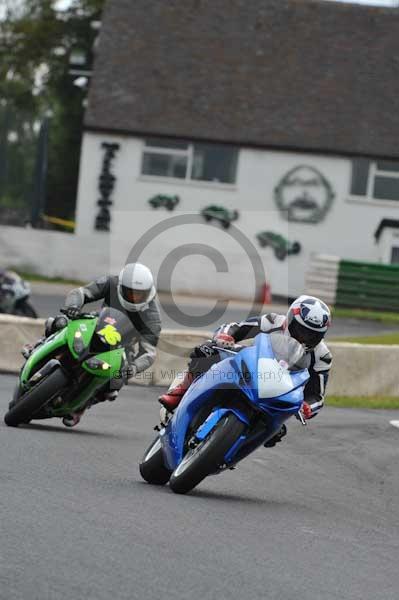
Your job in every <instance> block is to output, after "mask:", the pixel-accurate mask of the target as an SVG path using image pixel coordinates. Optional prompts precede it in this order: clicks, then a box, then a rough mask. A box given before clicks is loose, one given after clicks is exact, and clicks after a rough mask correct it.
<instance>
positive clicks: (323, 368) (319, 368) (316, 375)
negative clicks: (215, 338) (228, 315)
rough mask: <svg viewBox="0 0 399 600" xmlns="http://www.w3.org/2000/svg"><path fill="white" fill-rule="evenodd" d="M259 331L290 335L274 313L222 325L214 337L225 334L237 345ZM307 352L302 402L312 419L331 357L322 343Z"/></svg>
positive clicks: (321, 400)
mask: <svg viewBox="0 0 399 600" xmlns="http://www.w3.org/2000/svg"><path fill="white" fill-rule="evenodd" d="M261 331H263V332H265V333H273V332H275V331H281V332H283V333H285V334H286V335H290V334H289V332H288V330H287V328H286V317H285V315H278V314H276V313H269V314H266V315H263V316H260V317H251V318H249V319H246V320H245V321H242V322H241V323H229V324H225V325H222V326H221V327H219V329H218V330H217V331H216V333H215V335H216V334H217V333H226V334H228V335H231V336H232V337H233V338H234V340H235V341H236V342H237V343H239V342H240V341H242V340H244V339H249V338H253V337H255V336H256V335H257V334H258V333H260V332H261ZM308 352H309V354H310V367H309V374H310V379H309V381H308V383H307V384H306V386H305V390H304V400H305V402H307V403H308V404H309V405H310V407H311V409H312V417H314V416H316V415H317V413H318V412H319V411H320V409H321V408H322V407H323V404H324V395H325V389H326V385H327V380H328V376H329V373H330V369H331V364H332V356H331V353H330V351H329V349H328V347H327V345H326V344H325V342H324V341H321V342H320V343H319V344H317V346H315V348H313V349H312V350H309V351H308Z"/></svg>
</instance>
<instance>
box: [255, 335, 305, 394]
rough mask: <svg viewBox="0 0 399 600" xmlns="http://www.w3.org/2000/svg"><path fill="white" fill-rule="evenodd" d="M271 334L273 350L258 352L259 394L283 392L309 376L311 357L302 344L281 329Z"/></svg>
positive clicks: (301, 382)
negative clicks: (263, 352)
mask: <svg viewBox="0 0 399 600" xmlns="http://www.w3.org/2000/svg"><path fill="white" fill-rule="evenodd" d="M268 338H269V340H268V341H269V343H270V349H271V351H272V352H271V353H270V354H269V353H265V354H266V355H265V354H264V355H263V356H262V355H261V354H260V355H259V356H258V364H257V371H258V397H259V398H276V397H278V396H283V395H285V394H287V393H288V392H290V391H291V390H293V389H295V388H296V387H298V386H299V385H303V384H304V383H305V382H306V381H307V379H308V378H309V374H308V372H307V368H308V367H309V366H310V357H309V356H308V355H307V354H306V352H305V349H304V348H303V346H302V344H300V343H299V342H298V341H297V340H295V339H294V338H292V337H290V336H288V335H284V333H280V332H276V333H272V334H270V335H269V336H268ZM265 341H266V340H265Z"/></svg>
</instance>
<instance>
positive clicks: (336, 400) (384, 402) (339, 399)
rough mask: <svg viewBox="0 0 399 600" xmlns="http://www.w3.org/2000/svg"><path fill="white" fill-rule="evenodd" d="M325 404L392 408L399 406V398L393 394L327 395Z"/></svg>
mask: <svg viewBox="0 0 399 600" xmlns="http://www.w3.org/2000/svg"><path fill="white" fill-rule="evenodd" d="M326 406H338V407H340V408H374V409H377V408H379V409H387V410H393V409H397V408H399V398H395V397H393V396H392V397H391V396H328V397H327V398H326Z"/></svg>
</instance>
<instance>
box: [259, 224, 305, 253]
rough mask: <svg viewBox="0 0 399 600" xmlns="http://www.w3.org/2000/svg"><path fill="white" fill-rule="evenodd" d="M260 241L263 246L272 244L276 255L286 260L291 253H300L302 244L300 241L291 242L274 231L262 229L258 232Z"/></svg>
mask: <svg viewBox="0 0 399 600" xmlns="http://www.w3.org/2000/svg"><path fill="white" fill-rule="evenodd" d="M256 237H257V239H258V242H259V244H260V246H262V248H264V247H266V246H270V247H271V248H273V250H274V255H275V257H276V258H278V260H284V259H285V258H286V256H287V255H289V254H299V252H300V251H301V244H300V243H299V242H289V241H288V240H287V239H286V238H285V237H283V236H282V235H280V234H278V233H273V232H272V231H261V232H260V233H257V234H256Z"/></svg>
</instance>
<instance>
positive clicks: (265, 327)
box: [215, 313, 285, 342]
mask: <svg viewBox="0 0 399 600" xmlns="http://www.w3.org/2000/svg"><path fill="white" fill-rule="evenodd" d="M284 321H285V317H284V316H283V315H278V314H276V313H268V314H266V315H263V316H260V317H250V318H249V319H245V321H241V322H240V323H227V324H224V325H221V326H220V327H219V328H218V329H217V330H216V332H215V335H217V334H219V333H224V334H227V335H231V336H232V337H233V338H234V341H235V342H241V340H245V339H251V338H253V337H255V336H256V335H258V333H260V332H261V331H263V332H264V333H272V332H273V331H281V329H282V325H283V323H284Z"/></svg>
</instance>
